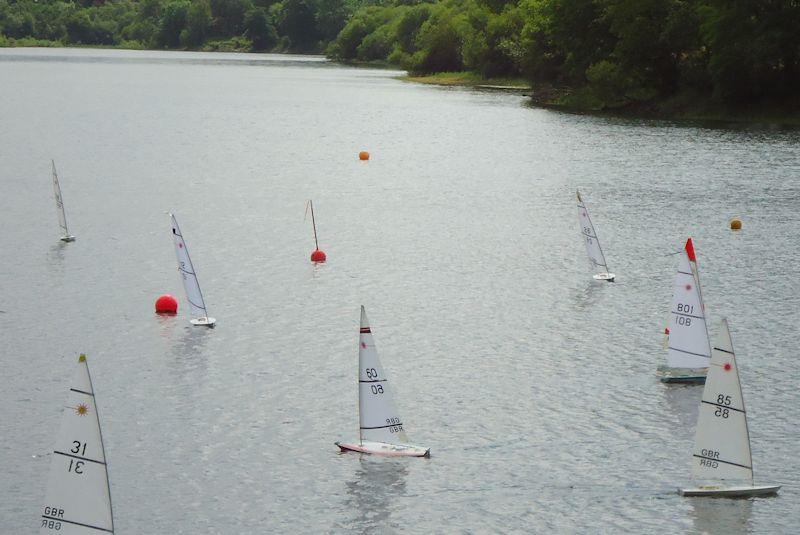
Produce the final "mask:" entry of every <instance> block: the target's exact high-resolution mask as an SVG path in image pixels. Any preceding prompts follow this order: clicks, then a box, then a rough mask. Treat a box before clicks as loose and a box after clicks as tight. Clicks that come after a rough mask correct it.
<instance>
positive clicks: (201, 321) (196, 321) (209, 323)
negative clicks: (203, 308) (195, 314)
mask: <svg viewBox="0 0 800 535" xmlns="http://www.w3.org/2000/svg"><path fill="white" fill-rule="evenodd" d="M189 323H191V324H192V325H198V326H200V327H213V326H214V324H215V323H217V320H216V319H214V318H192V319H190V320H189Z"/></svg>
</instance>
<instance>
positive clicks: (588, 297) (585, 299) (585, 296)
mask: <svg viewBox="0 0 800 535" xmlns="http://www.w3.org/2000/svg"><path fill="white" fill-rule="evenodd" d="M608 284H609V283H607V282H602V281H597V280H594V279H589V280H587V281H586V285H585V286H584V287H583V288H576V290H575V294H574V300H575V305H576V307H577V309H578V310H585V309H588V308H590V307H592V306H593V305H594V304H595V302H596V301H597V299H598V296H600V295H602V294H601V293H600V292H601V291H602V288H603V287H605V286H606V285H608Z"/></svg>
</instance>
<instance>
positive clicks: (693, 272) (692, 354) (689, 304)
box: [659, 238, 711, 383]
mask: <svg viewBox="0 0 800 535" xmlns="http://www.w3.org/2000/svg"><path fill="white" fill-rule="evenodd" d="M678 258H679V261H678V273H677V274H676V275H675V288H674V290H673V294H672V308H671V309H670V320H669V326H668V327H667V329H666V331H665V332H666V333H667V336H668V337H669V346H668V349H667V365H666V366H661V367H659V373H660V375H661V380H662V381H663V382H665V383H702V382H703V381H705V377H706V373H707V371H708V362H709V359H710V358H711V343H710V341H709V336H708V328H707V326H706V313H705V305H704V304H703V294H702V292H701V290H700V276H699V274H698V271H697V257H696V256H695V253H694V244H693V243H692V239H691V238H689V239H688V240H686V245H685V246H684V248H683V250H682V251H680V252H679V253H678Z"/></svg>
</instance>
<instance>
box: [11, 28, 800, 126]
mask: <svg viewBox="0 0 800 535" xmlns="http://www.w3.org/2000/svg"><path fill="white" fill-rule="evenodd" d="M137 44H139V43H138V42H125V41H123V42H121V43H120V44H118V45H107V46H102V45H91V46H83V45H65V44H64V43H61V42H58V41H47V40H42V39H33V38H22V39H10V38H3V37H2V36H0V48H21V47H41V48H97V49H103V50H109V49H111V50H164V51H172V52H187V51H188V52H247V53H253V54H264V53H272V54H288V53H287V52H285V51H279V50H276V51H272V52H252V51H250V50H244V49H241V48H237V47H236V46H230V45H232V44H235V43H228V42H210V43H208V45H207V46H204V47H202V48H200V49H190V50H182V49H180V50H178V49H145V48H143V47H141V45H140V46H135V45H137ZM338 63H341V64H343V65H356V66H364V67H372V68H391V69H400V67H398V66H394V65H390V64H387V63H385V62H380V63H378V62H338ZM397 78H398V79H399V80H403V81H406V82H414V83H420V84H431V85H441V86H457V87H471V88H475V89H484V90H496V91H507V92H512V93H518V94H522V95H525V96H527V97H529V98H530V99H531V103H532V104H533V105H534V106H537V107H541V108H547V109H553V110H558V111H564V112H569V113H587V114H592V115H606V116H616V117H628V118H641V119H665V120H681V121H701V122H719V123H740V124H756V125H766V126H775V125H777V126H787V127H800V97H796V98H795V99H794V100H792V101H789V102H782V103H769V104H753V105H749V106H739V107H736V108H732V107H723V106H720V105H718V104H716V103H714V102H713V101H712V100H711V99H709V98H708V97H707V96H704V95H699V94H695V93H689V92H685V93H679V94H676V95H673V96H670V97H668V98H663V99H653V100H649V101H628V102H620V103H615V104H614V105H607V104H605V103H604V102H603V101H602V100H600V99H599V98H597V97H596V96H595V95H593V94H591V93H590V92H588V91H587V90H586V89H579V90H575V89H573V88H570V87H557V86H552V85H546V84H541V85H534V86H532V85H531V83H530V82H529V81H528V80H526V79H524V78H484V77H483V76H481V75H479V74H477V73H474V72H470V71H458V72H441V73H435V74H425V75H412V74H406V75H403V76H399V77H397Z"/></svg>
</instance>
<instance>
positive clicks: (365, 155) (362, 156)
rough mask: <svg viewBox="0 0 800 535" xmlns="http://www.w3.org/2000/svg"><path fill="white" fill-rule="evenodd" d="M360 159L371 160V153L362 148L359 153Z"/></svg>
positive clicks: (363, 160)
mask: <svg viewBox="0 0 800 535" xmlns="http://www.w3.org/2000/svg"><path fill="white" fill-rule="evenodd" d="M358 159H359V160H361V161H362V162H366V161H367V160H369V153H368V152H367V151H365V150H362V151H361V152H359V153H358Z"/></svg>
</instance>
